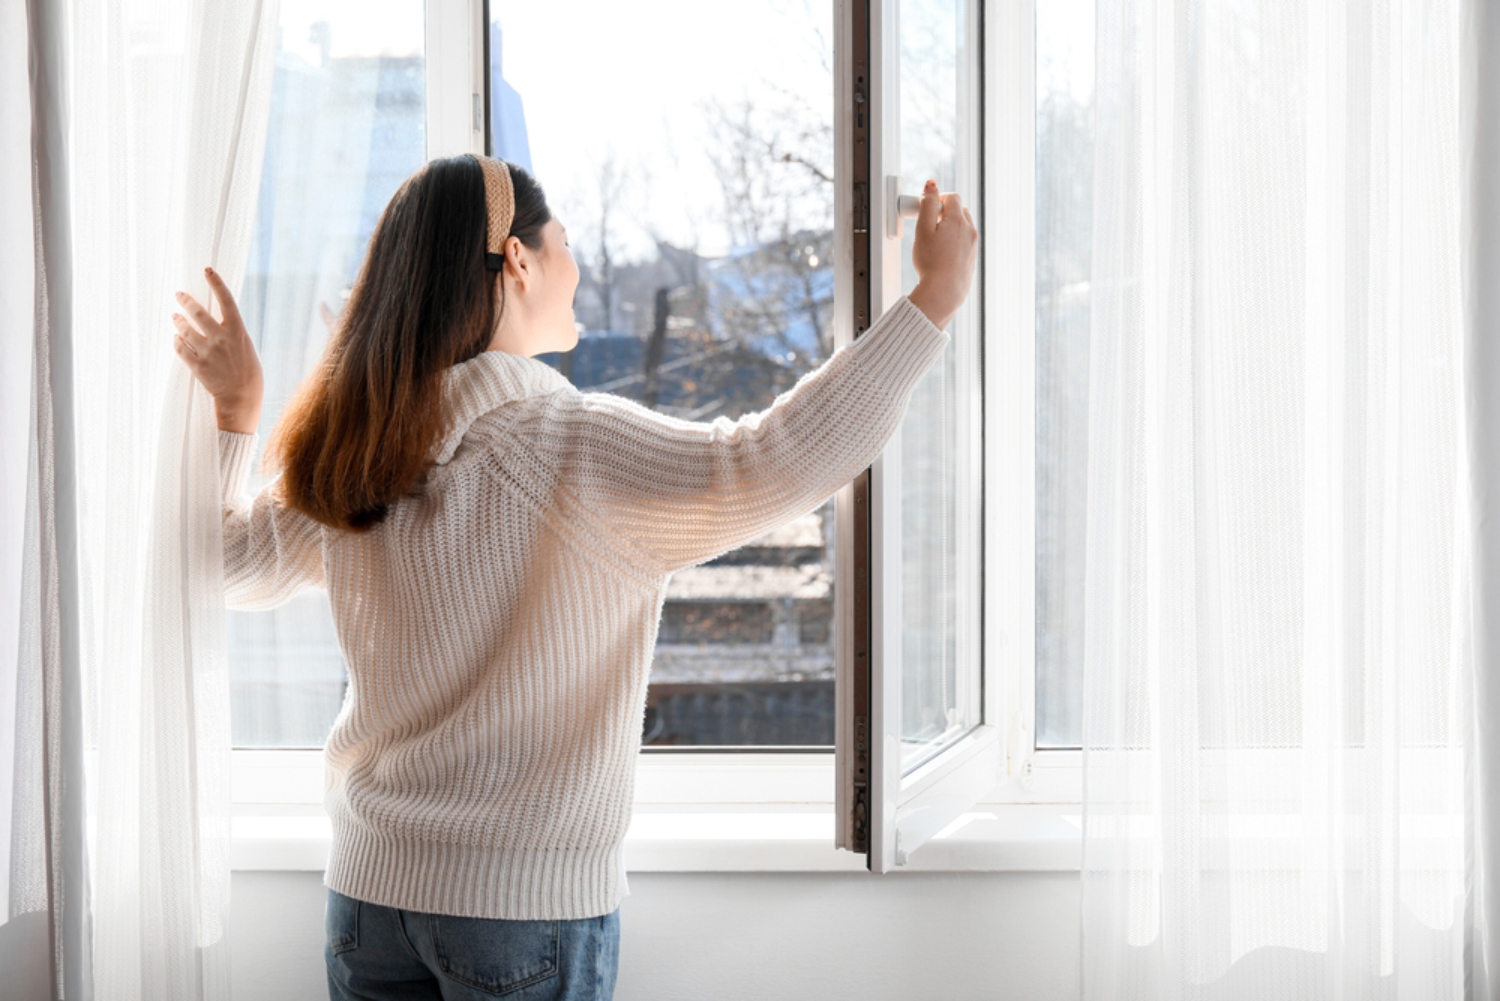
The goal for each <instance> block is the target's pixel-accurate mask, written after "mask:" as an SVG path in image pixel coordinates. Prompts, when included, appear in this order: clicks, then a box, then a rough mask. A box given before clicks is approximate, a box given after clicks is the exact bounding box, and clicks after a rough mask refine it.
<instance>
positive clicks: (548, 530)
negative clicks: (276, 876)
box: [219, 298, 949, 919]
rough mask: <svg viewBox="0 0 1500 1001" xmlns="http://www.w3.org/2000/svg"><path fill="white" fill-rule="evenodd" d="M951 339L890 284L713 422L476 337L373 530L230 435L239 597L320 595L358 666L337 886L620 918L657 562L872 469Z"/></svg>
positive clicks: (225, 463)
mask: <svg viewBox="0 0 1500 1001" xmlns="http://www.w3.org/2000/svg"><path fill="white" fill-rule="evenodd" d="M948 339H949V337H948V334H947V333H946V332H944V331H942V330H939V329H938V328H937V327H936V326H934V325H933V324H932V323H931V322H930V321H929V320H928V319H927V317H926V316H925V315H924V314H923V313H922V312H921V311H920V310H918V309H917V308H916V307H915V306H913V305H912V304H911V303H910V301H909V300H907V299H905V298H902V299H900V300H899V301H898V302H897V303H896V305H895V306H894V307H892V308H891V309H890V310H889V311H888V312H887V313H886V314H885V315H884V316H883V317H882V318H881V319H880V321H879V322H878V323H876V324H875V325H874V326H873V327H871V329H870V330H869V331H868V332H867V333H866V334H865V335H864V336H862V337H860V338H858V339H857V340H855V341H854V343H853V344H851V345H849V346H847V347H844V348H843V349H841V350H839V351H837V352H835V353H834V354H833V356H832V357H830V358H829V359H828V360H827V361H826V362H824V363H823V365H821V366H820V367H819V368H817V369H816V370H815V371H812V372H809V373H808V374H807V375H806V376H804V377H803V378H802V379H801V380H800V381H799V382H798V383H797V385H796V386H794V387H793V388H792V389H790V390H788V391H787V392H786V393H783V394H782V395H781V396H780V397H778V398H777V399H776V401H775V403H774V404H773V405H772V406H771V407H770V408H769V409H768V410H765V411H763V412H761V413H757V414H751V415H749V416H746V417H744V418H742V419H741V420H739V421H735V422H732V421H730V420H728V419H727V418H720V419H719V420H716V421H713V422H712V423H694V422H689V421H683V420H678V419H676V418H672V417H666V416H663V415H662V414H659V413H656V412H654V411H651V410H647V409H645V408H644V407H642V406H639V405H638V404H636V403H633V402H631V401H629V400H626V399H623V398H621V397H618V396H612V395H609V394H605V393H581V392H579V391H578V390H577V389H575V388H574V387H573V386H572V385H570V384H569V383H568V382H567V380H565V379H564V378H563V377H562V376H561V375H560V374H558V373H557V372H556V371H554V370H553V369H551V368H549V367H548V366H547V365H545V364H544V363H542V362H540V361H537V360H536V359H533V358H526V357H523V356H520V355H515V354H508V353H506V352H502V351H486V352H483V353H482V354H480V355H479V356H477V357H475V358H472V359H470V360H469V361H466V362H463V363H461V364H459V365H455V366H454V367H453V368H452V369H451V370H450V371H449V372H448V373H447V374H446V375H445V380H446V384H445V390H444V391H445V394H446V395H445V406H446V407H447V408H448V413H449V414H450V415H451V420H450V424H449V430H448V431H447V434H446V437H445V438H444V439H443V441H442V443H441V446H440V448H439V449H438V451H437V453H436V456H435V461H436V466H435V467H434V468H433V470H432V472H431V475H430V477H429V480H428V483H427V485H426V486H425V487H424V488H423V489H422V491H421V493H420V494H417V495H415V496H412V497H409V498H402V499H401V500H400V501H399V502H397V503H396V504H394V505H392V507H391V510H390V513H389V515H388V516H387V517H386V519H385V520H384V521H383V522H381V523H380V524H379V525H378V526H377V527H375V528H374V529H373V530H371V531H370V532H368V533H365V534H357V533H349V532H340V531H337V530H333V529H325V528H324V527H323V526H321V525H319V524H318V523H317V522H315V521H312V520H311V519H308V518H306V517H304V516H303V515H301V514H299V513H297V512H294V511H292V510H290V509H287V508H283V507H279V506H278V505H276V504H275V503H274V501H273V500H272V498H271V495H270V493H269V490H270V485H269V484H268V485H267V487H266V488H265V489H263V490H262V491H261V492H260V494H259V495H258V496H256V497H254V498H253V499H252V498H251V497H249V496H248V495H247V494H246V493H245V482H246V476H247V475H248V473H249V468H250V461H251V457H252V455H253V454H254V451H255V447H256V441H257V437H258V436H256V435H249V434H235V433H233V432H229V431H221V432H220V433H219V450H220V477H221V482H222V484H223V491H224V493H223V496H224V567H225V574H226V577H227V601H228V604H229V606H230V607H231V608H244V609H263V608H271V607H274V606H276V605H278V604H281V603H282V602H284V601H286V600H287V599H289V598H290V597H292V595H294V594H296V593H297V592H299V591H302V590H304V589H306V588H310V587H322V588H326V589H327V590H328V594H329V598H330V599H331V603H332V607H333V618H334V623H335V625H336V627H337V631H338V637H339V643H340V645H341V646H342V648H343V653H344V657H345V660H346V662H347V664H348V670H349V687H348V691H347V693H346V695H345V698H344V704H343V708H342V709H341V710H340V712H339V714H338V718H337V719H336V720H335V721H334V724H333V731H332V733H330V734H329V737H328V743H327V747H326V750H325V754H326V769H325V781H324V789H325V793H324V806H325V808H326V809H327V811H328V813H329V816H330V818H331V819H332V822H333V850H332V853H331V857H330V859H329V863H328V869H327V874H326V877H325V880H326V883H327V885H328V886H330V887H332V888H333V889H335V890H338V891H339V892H340V893H344V894H347V895H349V896H351V897H356V898H358V899H360V900H367V901H372V902H374V903H378V904H385V905H388V906H392V907H401V908H406V909H409V910H417V911H435V912H439V913H444V914H457V915H465V916H470V917H486V918H532V919H537V918H584V917H593V916H596V915H600V914H606V913H608V912H610V911H612V910H614V908H615V907H616V906H617V905H618V904H619V901H620V897H621V896H623V895H624V893H625V892H627V891H626V889H625V884H624V875H623V872H622V871H621V867H620V847H621V844H622V843H623V841H624V838H625V829H626V827H628V826H629V824H630V816H631V802H632V798H633V789H634V779H635V760H636V754H637V751H638V749H639V747H640V742H641V728H642V722H643V717H644V713H645V702H646V683H647V680H648V676H649V674H650V669H651V656H652V651H653V649H654V647H655V644H656V629H657V621H658V619H659V617H660V614H661V607H662V601H663V599H664V598H665V596H666V592H667V581H668V578H669V576H670V575H671V573H672V572H673V571H674V570H678V569H680V568H683V567H688V566H692V565H694V564H697V563H701V562H703V561H705V560H708V559H711V558H712V557H714V556H717V555H719V554H721V553H724V552H727V551H729V550H731V549H735V548H737V547H738V546H741V545H743V544H745V543H747V542H749V541H750V540H752V539H755V538H757V537H759V536H761V535H763V534H765V533H766V532H768V531H770V530H771V529H773V528H775V527H776V526H778V525H780V524H781V523H783V522H786V521H788V520H790V519H792V518H795V517H798V516H800V515H803V514H806V513H807V512H809V511H812V510H814V509H815V508H816V507H817V506H818V505H819V504H820V503H822V502H823V500H825V499H826V498H827V497H828V496H829V495H830V494H831V493H833V492H834V491H835V490H837V489H838V488H839V487H840V486H842V485H843V484H845V483H846V482H848V481H849V480H850V479H851V478H852V477H853V476H854V475H855V474H857V473H858V472H859V471H860V470H862V469H864V468H865V467H866V466H868V465H869V464H870V463H871V462H872V461H873V460H874V459H875V457H876V456H877V455H878V454H879V453H880V450H881V447H882V446H883V445H884V444H885V442H886V440H887V439H888V438H889V437H890V435H891V433H892V432H893V431H894V430H895V428H896V427H897V425H898V424H899V423H900V421H901V418H902V415H903V414H904V413H905V411H906V404H907V399H908V397H909V396H910V394H911V390H912V388H913V386H914V385H915V384H916V382H917V380H918V378H919V377H920V376H921V375H922V373H923V372H924V371H926V369H927V367H928V365H929V364H930V363H931V362H932V361H933V360H934V359H935V358H936V357H937V356H938V354H939V353H940V352H941V351H942V349H943V347H944V346H945V345H946V344H947V343H948Z"/></svg>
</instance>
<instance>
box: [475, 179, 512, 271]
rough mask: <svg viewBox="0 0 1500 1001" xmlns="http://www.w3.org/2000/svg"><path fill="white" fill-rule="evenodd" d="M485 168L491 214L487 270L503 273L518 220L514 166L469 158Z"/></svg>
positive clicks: (485, 194) (486, 200)
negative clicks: (513, 226) (508, 243)
mask: <svg viewBox="0 0 1500 1001" xmlns="http://www.w3.org/2000/svg"><path fill="white" fill-rule="evenodd" d="M469 155H470V156H473V157H474V159H476V160H478V161H479V166H481V167H483V168H484V205H485V208H486V210H488V212H489V223H488V225H487V227H486V234H487V237H488V239H487V242H486V246H485V250H486V251H487V253H486V254H485V255H484V266H485V267H486V268H488V269H489V270H491V271H499V270H500V269H501V268H503V267H504V266H505V238H506V237H508V236H510V224H511V223H512V222H514V221H515V218H516V187H515V184H514V183H513V182H512V181H511V178H510V165H509V164H507V163H506V162H505V161H504V160H497V159H495V158H494V157H492V156H478V155H476V154H472V153H471V154H469Z"/></svg>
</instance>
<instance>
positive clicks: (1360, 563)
mask: <svg viewBox="0 0 1500 1001" xmlns="http://www.w3.org/2000/svg"><path fill="white" fill-rule="evenodd" d="M1463 16H1464V11H1463V10H1462V9H1461V7H1460V3H1459V0H1315V2H1313V3H1309V4H1302V3H1286V2H1284V0H1244V2H1236V3H1232V4H1231V3H1222V4H1221V3H1206V2H1200V0H1100V3H1099V5H1098V28H1097V30H1098V35H1097V48H1096V90H1095V93H1096V95H1097V97H1096V101H1097V103H1096V122H1095V128H1096V137H1097V139H1096V141H1097V148H1096V157H1097V159H1096V171H1095V189H1094V206H1095V209H1094V257H1093V260H1094V284H1093V296H1094V298H1093V320H1092V329H1091V336H1090V343H1091V345H1092V353H1093V357H1092V362H1091V365H1092V367H1091V371H1090V424H1089V474H1088V494H1087V506H1088V515H1087V531H1088V563H1087V571H1086V577H1087V583H1086V588H1085V606H1086V611H1085V621H1086V628H1085V651H1086V652H1085V664H1086V668H1085V681H1084V690H1085V694H1084V729H1083V741H1084V789H1085V792H1084V799H1085V804H1084V863H1083V874H1082V879H1083V886H1082V897H1083V912H1082V921H1083V933H1084V942H1083V976H1084V990H1083V996H1084V997H1085V998H1086V999H1089V1001H1100V999H1127V998H1140V999H1151V1001H1166V999H1209V998H1213V999H1247V1001H1248V999H1259V998H1268V997H1275V998H1277V999H1279V1001H1286V999H1302V998H1306V999H1313V998H1317V999H1337V1001H1369V999H1378V998H1391V999H1411V1001H1440V999H1458V998H1462V997H1464V996H1465V989H1466V986H1465V983H1466V977H1465V973H1466V971H1465V944H1466V941H1467V940H1468V935H1469V931H1470V926H1469V923H1468V922H1467V921H1466V916H1465V915H1466V905H1465V900H1466V868H1465V843H1466V842H1465V833H1464V831H1465V826H1464V824H1465V809H1466V804H1467V802H1468V796H1467V794H1466V789H1465V781H1464V775H1465V772H1464V761H1465V755H1466V753H1467V750H1468V748H1469V735H1468V732H1469V727H1470V724H1471V717H1470V707H1471V705H1472V699H1473V684H1474V675H1473V668H1474V665H1475V660H1474V648H1473V641H1474V638H1475V631H1474V623H1475V616H1476V614H1477V611H1476V609H1475V608H1474V607H1473V606H1472V604H1471V601H1472V598H1473V594H1474V591H1473V584H1474V573H1473V571H1474V552H1475V551H1474V546H1473V539H1472V535H1471V533H1470V531H1469V528H1470V525H1471V521H1470V515H1471V500H1470V490H1469V471H1470V455H1469V452H1468V450H1467V449H1466V447H1465V442H1466V431H1467V429H1468V426H1469V419H1468V417H1467V416H1466V411H1465V407H1464V398H1465V396H1464V392H1465V385H1466V369H1465V364H1466V351H1465V326H1464V308H1463V303H1464V299H1463V281H1462V270H1463V269H1462V261H1461V253H1460V231H1461V224H1462V221H1463V220H1464V219H1465V218H1466V216H1467V213H1469V212H1470V210H1471V208H1472V205H1471V204H1470V202H1471V198H1472V195H1473V192H1472V191H1470V190H1465V189H1463V188H1462V187H1461V184H1460V175H1461V170H1460V147H1461V141H1460V137H1461V135H1463V133H1464V130H1465V129H1466V128H1469V127H1471V126H1472V124H1473V123H1472V122H1467V121H1464V120H1462V119H1463V117H1464V116H1463V115H1461V100H1460V98H1461V87H1460V73H1459V71H1458V67H1459V57H1460V48H1461V32H1460V25H1461V19H1462V17H1463ZM1490 51H1491V52H1494V51H1496V50H1495V49H1494V48H1491V49H1490ZM1474 54H1475V53H1474V51H1473V50H1472V49H1471V50H1470V55H1471V56H1473V55H1474ZM1477 183H1478V182H1476V184H1477ZM1490 273H1491V274H1493V269H1492V268H1491V269H1490ZM1471 343H1472V342H1471ZM1491 350H1493V346H1491ZM1492 395H1493V394H1492ZM1486 454H1488V455H1493V454H1494V450H1493V449H1488V450H1487V451H1486V450H1485V449H1483V448H1481V449H1480V451H1479V452H1477V453H1476V454H1475V456H1474V462H1475V463H1476V464H1479V465H1483V463H1482V462H1481V460H1482V459H1484V458H1485V456H1486ZM1479 503H1480V504H1481V505H1482V504H1483V503H1484V498H1483V497H1481V499H1480V501H1479ZM1479 618H1480V619H1482V618H1483V616H1482V615H1479ZM1494 750H1495V749H1493V748H1491V750H1490V757H1489V760H1492V761H1493V760H1495V758H1494V754H1493V751H1494ZM1489 844H1490V845H1494V844H1495V841H1494V840H1493V837H1491V838H1490V840H1489ZM1470 996H1471V997H1475V998H1479V997H1491V996H1493V995H1492V994H1491V993H1488V992H1482V993H1477V994H1470Z"/></svg>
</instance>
